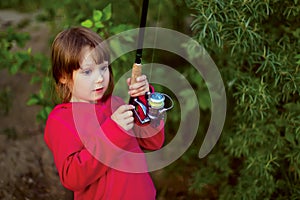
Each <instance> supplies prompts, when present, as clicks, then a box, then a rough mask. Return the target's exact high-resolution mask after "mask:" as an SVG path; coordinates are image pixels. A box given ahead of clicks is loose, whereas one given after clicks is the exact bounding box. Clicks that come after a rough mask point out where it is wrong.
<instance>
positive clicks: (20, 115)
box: [0, 10, 198, 200]
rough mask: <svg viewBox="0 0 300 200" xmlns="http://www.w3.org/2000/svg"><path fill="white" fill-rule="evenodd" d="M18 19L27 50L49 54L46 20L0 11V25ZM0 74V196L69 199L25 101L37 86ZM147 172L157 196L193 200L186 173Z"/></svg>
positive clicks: (23, 199) (19, 76)
mask: <svg viewBox="0 0 300 200" xmlns="http://www.w3.org/2000/svg"><path fill="white" fill-rule="evenodd" d="M24 20H28V21H29V22H30V23H29V25H28V26H26V27H25V28H23V29H22V30H21V31H26V32H29V33H30V35H31V40H30V42H29V43H28V44H27V46H28V47H29V46H30V47H31V48H32V51H33V52H43V53H49V43H48V39H49V28H48V27H47V25H45V24H41V23H38V22H36V21H35V16H34V14H21V13H17V12H15V11H12V10H2V11H0V28H1V29H4V28H6V27H7V26H9V25H16V24H18V23H22V21H24ZM0 76H1V79H0V88H8V89H9V90H10V91H12V92H11V95H12V96H11V99H12V102H11V104H12V106H11V109H10V110H9V113H8V114H7V115H0V199H3V200H11V199H17V200H36V199H43V200H50V199H51V200H53V199H55V200H67V199H72V194H71V193H70V192H69V191H67V190H66V189H64V188H63V187H62V186H61V185H60V182H59V178H58V175H57V172H56V170H55V167H54V164H53V159H52V155H51V153H50V152H49V150H48V149H47V147H46V145H45V143H44V140H43V124H37V123H36V119H35V116H36V114H37V112H38V110H39V108H38V107H36V106H26V101H27V100H28V97H29V95H30V94H32V93H33V92H35V91H37V90H38V86H37V85H30V84H29V80H30V77H29V76H28V75H24V74H16V75H14V76H11V75H9V74H8V73H7V71H6V70H0ZM1 113H2V112H1ZM152 175H153V177H154V181H155V183H156V185H157V189H158V192H159V194H160V195H159V197H158V199H159V200H166V199H182V200H183V199H198V198H196V197H191V196H188V195H187V186H188V181H189V180H188V178H185V177H187V176H183V175H179V174H177V175H174V176H173V177H168V178H166V175H165V173H164V171H163V170H161V171H157V172H155V173H153V174H152Z"/></svg>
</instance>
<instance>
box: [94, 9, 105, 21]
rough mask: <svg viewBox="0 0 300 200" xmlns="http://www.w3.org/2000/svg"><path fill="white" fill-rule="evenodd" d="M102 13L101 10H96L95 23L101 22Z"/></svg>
mask: <svg viewBox="0 0 300 200" xmlns="http://www.w3.org/2000/svg"><path fill="white" fill-rule="evenodd" d="M102 15H103V14H102V12H101V11H100V10H94V11H93V20H94V22H98V21H100V20H101V18H102Z"/></svg>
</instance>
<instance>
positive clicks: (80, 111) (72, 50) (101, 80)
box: [44, 27, 164, 200]
mask: <svg viewBox="0 0 300 200" xmlns="http://www.w3.org/2000/svg"><path fill="white" fill-rule="evenodd" d="M101 42H102V39H101V38H100V37H99V35H98V34H96V33H94V32H92V31H91V30H89V29H87V28H83V27H75V28H70V29H68V30H65V31H62V32H61V33H59V34H58V35H57V36H56V38H55V40H54V42H53V44H52V73H53V77H54V79H55V82H56V87H57V91H58V94H59V95H60V97H61V100H62V103H61V104H59V105H57V106H56V107H55V108H54V109H53V111H52V112H51V113H50V115H49V117H48V120H47V123H46V127H45V136H44V139H45V142H46V144H47V145H48V147H49V149H50V150H51V152H52V153H53V157H54V162H55V165H56V168H57V170H58V173H59V176H60V180H61V183H62V184H63V186H64V187H66V188H67V189H69V190H72V191H73V192H74V199H76V200H79V199H83V200H92V199H97V200H99V199H105V200H106V199H108V200H119V199H125V200H126V199H128V200H135V199H139V200H140V199H141V200H143V199H145V200H148V199H149V200H153V199H155V196H156V191H155V187H154V184H153V182H152V180H151V178H150V175H149V174H148V172H147V171H146V170H145V171H143V170H142V172H141V171H139V169H138V167H139V166H143V165H144V164H145V163H146V161H145V159H144V160H143V161H142V162H141V163H136V162H134V161H136V160H135V159H130V156H126V152H127V153H128V152H129V155H130V152H134V153H140V154H141V155H144V154H143V151H142V149H148V150H157V149H159V148H161V147H162V145H163V142H164V131H163V121H161V123H160V126H158V127H154V126H153V127H152V126H151V125H147V126H146V127H142V126H138V125H136V124H135V123H134V117H133V113H132V109H133V106H132V105H128V104H125V103H124V102H123V100H122V99H120V98H119V97H116V96H113V95H112V91H113V88H114V84H113V74H112V69H111V66H110V65H109V54H108V51H107V49H106V48H105V47H104V46H103V45H101ZM130 81H131V80H130V78H128V80H127V84H128V87H129V91H128V93H129V94H130V96H132V97H138V98H143V97H144V94H145V92H148V91H149V87H150V86H149V83H148V81H147V78H146V76H145V75H142V76H140V77H138V78H137V80H136V83H134V84H132V85H130ZM144 100H145V99H144ZM91 108H92V109H91ZM95 117H96V118H95ZM95 121H96V122H97V123H94V122H95ZM105 140H108V141H109V142H107V141H105ZM113 149H119V150H118V151H113ZM120 149H121V150H120ZM124 152H125V153H124ZM123 154H124V155H125V156H123ZM143 162H144V163H143ZM118 163H119V164H118ZM115 166H122V167H123V168H122V169H125V170H120V169H119V168H118V167H115ZM124 166H125V168H124ZM126 169H127V170H126ZM130 169H133V170H130ZM134 169H137V171H136V172H135V171H134Z"/></svg>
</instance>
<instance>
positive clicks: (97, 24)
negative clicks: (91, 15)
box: [95, 21, 104, 28]
mask: <svg viewBox="0 0 300 200" xmlns="http://www.w3.org/2000/svg"><path fill="white" fill-rule="evenodd" d="M95 27H96V28H103V27H104V24H102V22H100V21H98V22H95Z"/></svg>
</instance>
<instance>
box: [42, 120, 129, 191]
mask: <svg viewBox="0 0 300 200" xmlns="http://www.w3.org/2000/svg"><path fill="white" fill-rule="evenodd" d="M98 126H99V125H98ZM98 126H97V127H95V126H93V125H90V124H89V125H87V124H85V127H86V128H87V129H86V133H87V137H88V138H89V139H88V141H84V138H79V136H78V134H77V131H76V130H75V127H73V126H72V125H70V124H69V123H67V122H66V121H65V120H63V119H60V118H59V117H50V118H49V119H48V121H47V125H46V129H45V141H46V143H47V145H48V146H49V148H50V149H51V151H52V153H53V156H54V161H55V165H56V167H57V170H58V173H59V176H60V179H61V182H62V184H63V185H64V186H65V187H66V188H68V189H70V190H73V191H76V190H81V189H84V188H85V187H87V186H88V185H89V184H91V183H93V182H95V181H96V180H97V179H99V178H100V177H101V176H102V175H104V174H105V173H106V171H107V170H108V169H109V167H108V166H107V165H105V164H103V162H100V161H99V160H98V159H97V156H99V155H106V156H105V157H104V158H105V159H106V160H105V162H104V163H109V162H113V161H112V159H115V158H117V156H116V155H112V154H113V153H114V152H111V151H110V150H109V148H105V147H104V146H105V145H103V142H101V141H102V140H100V139H101V138H100V139H99V137H103V135H102V136H101V134H99V135H96V134H95V132H97V131H96V129H97V128H98V132H99V127H98ZM101 128H102V130H103V131H102V133H108V132H109V134H108V135H110V134H111V133H112V135H111V136H110V137H109V139H110V140H111V141H112V142H113V143H116V145H118V146H119V145H120V146H121V147H122V146H123V145H126V144H127V143H128V141H129V138H130V136H129V135H128V134H126V133H123V131H122V130H121V129H120V128H118V127H117V126H116V125H115V124H114V122H113V121H112V120H111V119H110V118H109V119H107V120H105V122H104V123H103V124H102V125H101ZM100 132H101V131H100ZM89 133H91V134H89ZM105 137H106V136H105ZM82 141H83V142H84V143H85V146H84V145H83V142H82ZM94 141H99V142H94ZM88 142H91V143H88ZM104 143H105V142H104ZM105 144H107V143H105ZM85 147H87V148H85ZM91 151H92V153H90V152H91Z"/></svg>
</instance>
